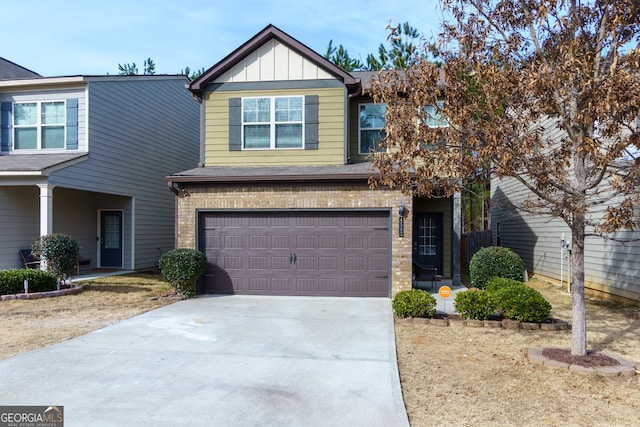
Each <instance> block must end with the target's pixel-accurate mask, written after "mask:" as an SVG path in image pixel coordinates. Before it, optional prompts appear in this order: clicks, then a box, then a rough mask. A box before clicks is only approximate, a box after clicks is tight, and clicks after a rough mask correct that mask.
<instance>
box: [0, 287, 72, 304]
mask: <svg viewBox="0 0 640 427" xmlns="http://www.w3.org/2000/svg"><path fill="white" fill-rule="evenodd" d="M82 290H83V287H82V285H73V287H71V288H66V289H60V290H59V291H48V292H33V293H29V294H15V295H0V301H13V300H23V299H41V298H53V297H61V296H64V295H73V294H78V293H80V292H82Z"/></svg>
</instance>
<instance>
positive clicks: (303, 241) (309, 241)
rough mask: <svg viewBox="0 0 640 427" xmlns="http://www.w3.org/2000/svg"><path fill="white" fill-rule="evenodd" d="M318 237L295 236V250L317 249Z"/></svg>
mask: <svg viewBox="0 0 640 427" xmlns="http://www.w3.org/2000/svg"><path fill="white" fill-rule="evenodd" d="M317 248H318V236H297V237H296V247H295V249H317Z"/></svg>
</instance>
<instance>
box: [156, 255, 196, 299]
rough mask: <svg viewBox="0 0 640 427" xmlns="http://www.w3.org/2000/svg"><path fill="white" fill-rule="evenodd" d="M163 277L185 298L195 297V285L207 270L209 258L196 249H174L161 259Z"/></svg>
mask: <svg viewBox="0 0 640 427" xmlns="http://www.w3.org/2000/svg"><path fill="white" fill-rule="evenodd" d="M159 265H160V271H161V272H162V277H164V279H165V280H166V281H167V282H169V283H170V284H171V285H172V286H173V287H174V288H175V289H176V292H178V293H180V294H182V295H183V296H184V297H185V298H191V297H192V296H194V295H195V285H196V282H197V280H198V278H199V277H200V276H202V275H203V274H204V272H205V270H206V269H207V257H206V256H205V255H204V254H203V253H202V252H200V251H197V250H195V249H174V250H172V251H169V252H166V253H164V254H162V256H161V257H160V262H159Z"/></svg>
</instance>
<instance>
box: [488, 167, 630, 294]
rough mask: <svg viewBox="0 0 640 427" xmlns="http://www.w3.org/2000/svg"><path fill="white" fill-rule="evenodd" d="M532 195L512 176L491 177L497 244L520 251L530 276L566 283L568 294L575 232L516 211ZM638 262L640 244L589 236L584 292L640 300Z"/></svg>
mask: <svg viewBox="0 0 640 427" xmlns="http://www.w3.org/2000/svg"><path fill="white" fill-rule="evenodd" d="M530 196H531V193H530V192H529V190H527V189H526V188H525V187H524V186H523V185H522V184H520V183H519V182H517V181H516V180H515V179H514V178H505V179H502V180H499V179H495V178H494V179H492V181H491V229H492V230H493V243H494V244H496V245H500V246H505V247H508V248H511V249H512V250H514V251H515V252H516V253H518V254H519V255H520V257H521V258H522V259H523V261H524V263H525V267H526V269H527V271H528V272H529V274H535V275H536V276H537V277H540V278H543V279H550V280H551V281H554V282H562V284H563V287H564V289H565V290H566V289H568V283H569V281H570V273H571V270H570V258H569V249H570V245H571V231H570V230H569V227H568V226H567V225H566V224H565V223H564V221H562V220H561V219H551V218H550V217H548V216H544V215H533V214H530V213H526V212H523V211H520V210H518V209H516V208H515V206H517V205H519V204H521V203H522V202H523V201H524V200H525V199H526V198H527V197H530ZM593 213H595V212H593ZM600 213H601V212H600ZM600 213H598V215H597V217H599V216H600ZM587 231H588V230H587ZM613 237H616V238H618V239H638V238H640V233H639V232H637V231H635V232H633V231H619V232H617V233H615V234H614V235H613ZM563 238H564V242H565V246H564V249H563V248H562V240H563ZM639 259H640V241H635V242H629V243H624V244H623V243H619V242H616V241H613V240H605V239H603V238H600V237H587V238H586V239H585V255H584V274H585V277H584V284H585V288H586V289H587V290H589V291H590V292H591V293H592V294H595V295H600V296H602V297H606V298H612V299H627V300H634V301H640V281H638V277H639V276H640V264H639V263H638V260H639Z"/></svg>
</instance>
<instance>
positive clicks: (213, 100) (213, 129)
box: [202, 87, 346, 166]
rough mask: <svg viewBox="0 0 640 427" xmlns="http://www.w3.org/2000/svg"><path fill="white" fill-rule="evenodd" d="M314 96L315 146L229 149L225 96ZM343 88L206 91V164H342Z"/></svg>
mask: <svg viewBox="0 0 640 427" xmlns="http://www.w3.org/2000/svg"><path fill="white" fill-rule="evenodd" d="M299 95H304V96H307V95H317V96H318V149H317V150H305V149H264V150H240V151H230V150H229V99H230V98H242V97H256V96H299ZM345 100H346V90H345V88H344V87H331V88H304V89H274V90H238V91H212V92H207V93H206V94H205V97H204V99H203V101H202V102H203V103H204V108H205V124H204V129H205V158H204V162H205V165H206V166H222V165H224V166H276V165H292V164H298V165H313V164H319V165H329V164H344V157H345V130H344V129H345V113H344V111H345V102H346V101H345Z"/></svg>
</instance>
